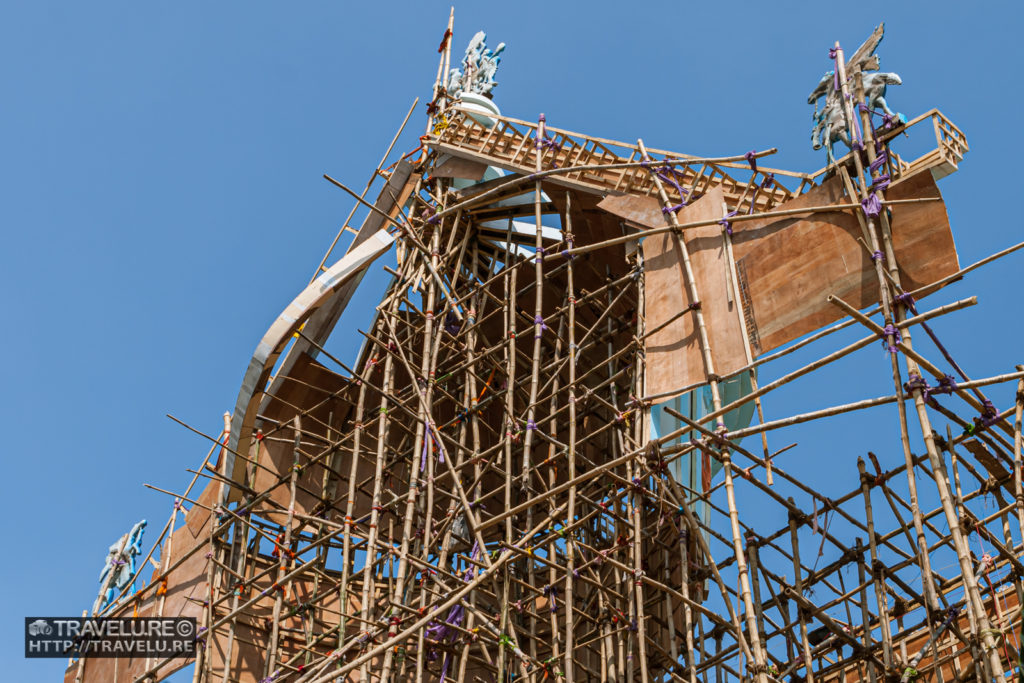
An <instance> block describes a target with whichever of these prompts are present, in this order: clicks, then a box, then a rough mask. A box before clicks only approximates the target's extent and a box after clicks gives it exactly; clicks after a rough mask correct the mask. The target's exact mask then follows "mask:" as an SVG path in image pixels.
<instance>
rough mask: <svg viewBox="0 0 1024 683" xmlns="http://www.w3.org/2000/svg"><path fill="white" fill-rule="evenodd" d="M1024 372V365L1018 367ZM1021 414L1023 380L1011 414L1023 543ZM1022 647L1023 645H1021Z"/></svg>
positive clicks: (1023, 494) (1014, 488)
mask: <svg viewBox="0 0 1024 683" xmlns="http://www.w3.org/2000/svg"><path fill="white" fill-rule="evenodd" d="M1017 369H1018V370H1022V371H1024V365H1018V366H1017ZM1022 413H1024V379H1021V380H1017V401H1016V407H1015V409H1014V413H1013V495H1014V498H1015V499H1016V501H1017V506H1016V509H1017V523H1018V524H1019V525H1020V535H1021V542H1024V488H1022V485H1021V470H1022V462H1021V450H1022V448H1021V446H1022V444H1024V436H1022V435H1021V422H1022V421H1024V420H1022ZM1022 647H1024V644H1022Z"/></svg>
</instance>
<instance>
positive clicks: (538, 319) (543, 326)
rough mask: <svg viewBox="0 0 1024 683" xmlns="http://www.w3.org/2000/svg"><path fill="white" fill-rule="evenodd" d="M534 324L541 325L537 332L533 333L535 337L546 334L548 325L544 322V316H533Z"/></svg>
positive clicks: (538, 337)
mask: <svg viewBox="0 0 1024 683" xmlns="http://www.w3.org/2000/svg"><path fill="white" fill-rule="evenodd" d="M533 324H534V325H540V327H538V328H537V332H536V333H535V334H534V335H533V338H534V339H540V338H541V335H542V334H544V330H546V329H548V326H547V325H546V324H545V323H544V317H543V316H541V315H540V314H538V315H536V316H535V317H534V318H533Z"/></svg>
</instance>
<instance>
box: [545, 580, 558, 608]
mask: <svg viewBox="0 0 1024 683" xmlns="http://www.w3.org/2000/svg"><path fill="white" fill-rule="evenodd" d="M543 592H544V595H545V596H547V598H548V599H549V600H550V601H551V611H552V612H557V611H558V588H556V587H555V584H553V583H552V584H548V585H547V586H544V591H543Z"/></svg>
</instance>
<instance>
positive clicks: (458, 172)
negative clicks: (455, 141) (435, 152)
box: [431, 156, 487, 180]
mask: <svg viewBox="0 0 1024 683" xmlns="http://www.w3.org/2000/svg"><path fill="white" fill-rule="evenodd" d="M486 170H487V164H481V163H480V162H478V161H470V160H469V159H461V158H459V157H453V156H449V157H448V158H447V159H444V160H443V161H442V162H441V163H439V164H437V165H436V166H435V167H434V170H433V171H432V173H431V175H433V176H434V177H435V178H465V179H467V180H482V179H483V177H484V172H485V171H486Z"/></svg>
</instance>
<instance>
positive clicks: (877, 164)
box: [869, 149, 889, 173]
mask: <svg viewBox="0 0 1024 683" xmlns="http://www.w3.org/2000/svg"><path fill="white" fill-rule="evenodd" d="M887 161H889V153H888V152H886V151H885V150H884V149H883V150H882V152H881V153H880V154H879V155H878V156H876V157H875V160H874V161H872V162H871V166H870V167H869V168H870V169H871V172H872V173H874V172H875V171H877V170H878V169H880V168H882V166H884V165H885V164H886V162H887Z"/></svg>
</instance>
